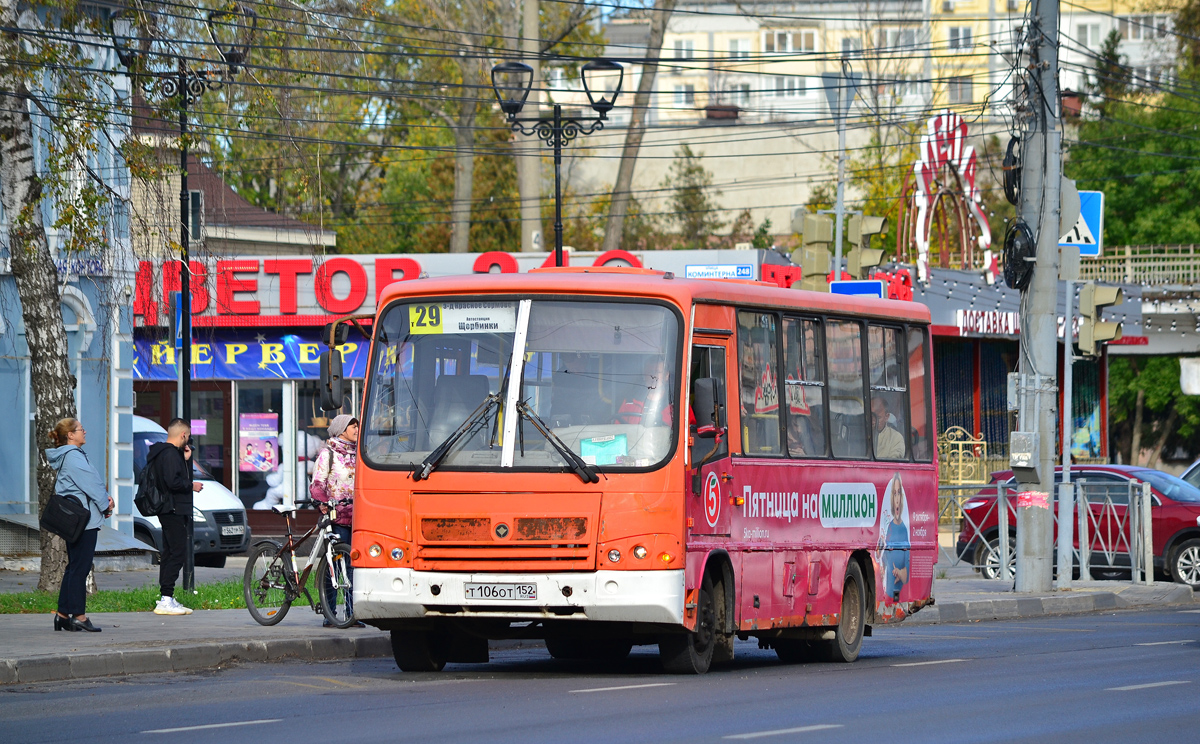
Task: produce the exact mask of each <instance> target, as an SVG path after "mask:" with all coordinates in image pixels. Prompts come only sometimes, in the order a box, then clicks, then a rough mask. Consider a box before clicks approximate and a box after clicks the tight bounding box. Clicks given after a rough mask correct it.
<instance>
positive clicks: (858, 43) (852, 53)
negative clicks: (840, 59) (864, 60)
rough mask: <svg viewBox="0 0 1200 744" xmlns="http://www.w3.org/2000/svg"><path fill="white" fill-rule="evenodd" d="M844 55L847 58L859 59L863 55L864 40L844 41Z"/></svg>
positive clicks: (848, 39) (851, 39) (847, 39)
mask: <svg viewBox="0 0 1200 744" xmlns="http://www.w3.org/2000/svg"><path fill="white" fill-rule="evenodd" d="M842 54H843V55H844V56H847V57H857V56H859V55H861V54H862V39H853V38H845V39H842Z"/></svg>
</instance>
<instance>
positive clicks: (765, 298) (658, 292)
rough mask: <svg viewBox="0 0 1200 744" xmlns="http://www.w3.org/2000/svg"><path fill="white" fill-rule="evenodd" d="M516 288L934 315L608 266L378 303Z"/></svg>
mask: <svg viewBox="0 0 1200 744" xmlns="http://www.w3.org/2000/svg"><path fill="white" fill-rule="evenodd" d="M514 294H515V295H527V294H552V295H589V296H623V297H629V296H634V297H647V298H655V299H664V300H668V301H671V302H674V303H676V304H678V305H679V306H680V307H681V308H688V307H690V306H691V305H692V304H693V303H698V304H713V305H739V306H756V307H773V308H780V309H787V310H808V311H810V312H822V313H823V312H829V313H849V314H853V315H858V316H865V317H876V318H885V319H888V320H900V321H913V322H918V323H928V322H929V320H930V315H929V308H928V307H926V306H925V305H923V304H921V303H919V302H906V301H899V300H880V299H875V298H872V297H854V296H845V295H835V294H829V293H826V292H809V291H806V290H798V289H784V288H782V287H779V286H776V285H774V284H771V283H768V282H750V281H736V280H728V279H683V278H680V277H677V276H674V275H672V274H670V273H669V272H662V271H653V270H650V269H637V268H626V269H619V268H607V267H604V268H595V267H563V268H550V269H538V270H536V271H531V272H529V273H511V274H463V275H461V276H448V277H439V278H436V279H415V280H410V281H402V282H395V283H393V284H389V285H388V286H387V287H386V288H385V289H384V290H383V293H382V294H381V296H380V298H379V303H378V307H380V308H383V307H384V306H385V305H386V304H387V303H388V302H391V301H393V300H396V299H400V298H406V297H428V296H439V295H470V296H472V297H479V296H481V295H514Z"/></svg>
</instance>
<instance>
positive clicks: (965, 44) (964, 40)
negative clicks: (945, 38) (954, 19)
mask: <svg viewBox="0 0 1200 744" xmlns="http://www.w3.org/2000/svg"><path fill="white" fill-rule="evenodd" d="M970 46H971V27H970V26H951V27H950V48H951V49H968V48H970Z"/></svg>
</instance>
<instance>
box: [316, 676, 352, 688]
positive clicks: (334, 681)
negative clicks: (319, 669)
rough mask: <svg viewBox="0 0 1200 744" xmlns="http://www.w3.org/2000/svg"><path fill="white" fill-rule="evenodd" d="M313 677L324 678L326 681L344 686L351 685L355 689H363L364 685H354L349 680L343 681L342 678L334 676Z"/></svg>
mask: <svg viewBox="0 0 1200 744" xmlns="http://www.w3.org/2000/svg"><path fill="white" fill-rule="evenodd" d="M313 679H319V680H323V681H325V682H328V683H329V684H331V685H341V686H342V687H349V688H351V689H354V690H361V689H362V685H352V684H350V683H349V682H343V681H342V680H340V679H334V678H333V677H313Z"/></svg>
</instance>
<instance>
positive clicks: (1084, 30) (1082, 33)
mask: <svg viewBox="0 0 1200 744" xmlns="http://www.w3.org/2000/svg"><path fill="white" fill-rule="evenodd" d="M1075 38H1076V40H1077V41H1078V42H1079V44H1080V46H1082V47H1084V48H1085V49H1099V48H1100V24H1099V23H1081V24H1079V25H1078V26H1076V27H1075Z"/></svg>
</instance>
